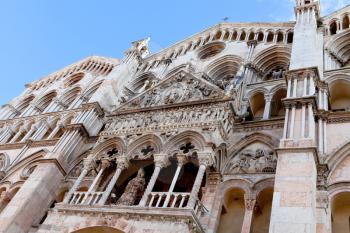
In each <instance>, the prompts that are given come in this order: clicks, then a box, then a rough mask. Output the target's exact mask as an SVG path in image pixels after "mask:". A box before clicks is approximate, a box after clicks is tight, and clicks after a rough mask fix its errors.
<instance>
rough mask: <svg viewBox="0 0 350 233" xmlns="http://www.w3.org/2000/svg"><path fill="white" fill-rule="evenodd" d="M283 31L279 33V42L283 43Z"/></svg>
mask: <svg viewBox="0 0 350 233" xmlns="http://www.w3.org/2000/svg"><path fill="white" fill-rule="evenodd" d="M283 37H284V36H283V33H282V32H278V34H277V43H282V42H283Z"/></svg>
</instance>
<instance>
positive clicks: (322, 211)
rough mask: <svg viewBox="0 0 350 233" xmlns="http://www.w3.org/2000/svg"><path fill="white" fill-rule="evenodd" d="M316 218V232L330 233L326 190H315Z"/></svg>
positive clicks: (329, 211) (329, 213) (329, 212)
mask: <svg viewBox="0 0 350 233" xmlns="http://www.w3.org/2000/svg"><path fill="white" fill-rule="evenodd" d="M316 219H317V224H316V230H317V231H316V232H317V233H331V228H332V226H331V225H332V220H331V210H330V207H329V198H328V193H327V191H322V190H320V191H317V199H316Z"/></svg>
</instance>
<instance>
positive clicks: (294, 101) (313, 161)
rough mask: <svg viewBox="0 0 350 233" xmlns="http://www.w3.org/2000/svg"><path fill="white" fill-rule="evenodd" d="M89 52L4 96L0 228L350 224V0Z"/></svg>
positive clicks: (175, 231)
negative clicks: (285, 18) (115, 54)
mask: <svg viewBox="0 0 350 233" xmlns="http://www.w3.org/2000/svg"><path fill="white" fill-rule="evenodd" d="M319 4H320V3H319V1H315V0H296V4H295V14H296V21H292V22H280V23H228V22H225V23H220V24H218V25H215V26H213V27H210V28H209V29H207V30H205V31H203V32H200V33H198V34H196V35H194V36H192V37H189V38H186V39H184V40H183V41H180V42H178V43H176V44H174V45H172V46H170V47H168V48H166V49H164V50H162V51H159V52H157V53H155V54H150V53H149V50H148V42H149V40H150V39H149V38H146V39H142V40H139V41H135V42H133V43H132V45H131V47H130V49H128V50H127V51H126V53H125V57H124V58H122V59H115V58H105V57H97V56H94V57H88V58H86V59H84V60H81V61H79V62H77V63H74V64H72V65H70V66H69V67H66V68H63V69H62V70H59V71H57V72H55V73H53V74H51V75H48V76H46V77H43V78H41V79H39V80H37V81H34V82H33V83H30V84H28V85H26V89H25V91H24V92H23V93H22V94H21V95H19V96H18V97H16V98H14V99H13V100H11V101H10V102H9V103H7V104H5V105H4V106H3V107H2V108H1V109H0V232H1V233H26V232H31V233H34V232H38V233H49V232H50V233H66V232H75V233H93V232H112V233H113V232H116V233H132V232H140V233H141V232H142V233H146V232H147V233H151V232H152V233H155V232H157V233H161V232H168V233H180V232H181V233H182V232H201V233H204V232H206V233H214V232H218V233H226V232H227V233H229V232H230V233H289V232H290V233H330V232H333V233H345V232H347V233H348V232H349V231H350V229H349V217H350V172H349V169H350V152H349V151H350V150H349V149H350V130H349V129H350V112H349V111H350V30H349V29H350V28H349V17H350V7H345V8H343V9H340V10H338V11H336V12H334V13H332V14H330V15H327V16H324V17H321V15H320V5H319Z"/></svg>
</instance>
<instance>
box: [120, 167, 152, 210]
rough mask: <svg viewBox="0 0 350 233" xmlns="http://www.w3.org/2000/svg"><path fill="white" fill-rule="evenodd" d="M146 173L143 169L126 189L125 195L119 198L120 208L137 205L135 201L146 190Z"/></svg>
mask: <svg viewBox="0 0 350 233" xmlns="http://www.w3.org/2000/svg"><path fill="white" fill-rule="evenodd" d="M145 184H146V180H145V172H144V170H143V169H142V168H141V169H140V170H139V171H138V173H137V176H136V177H135V178H134V179H132V180H130V181H129V183H128V185H127V186H126V188H125V191H124V193H123V195H122V196H121V197H120V198H119V200H118V201H117V203H116V205H118V206H132V205H134V204H135V201H136V199H137V197H138V196H139V195H141V194H142V192H143V191H144V189H145Z"/></svg>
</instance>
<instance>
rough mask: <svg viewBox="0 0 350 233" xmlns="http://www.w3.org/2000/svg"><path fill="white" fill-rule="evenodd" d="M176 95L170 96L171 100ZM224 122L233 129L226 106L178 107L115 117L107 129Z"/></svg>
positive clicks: (116, 130) (119, 129) (126, 129)
mask: <svg viewBox="0 0 350 233" xmlns="http://www.w3.org/2000/svg"><path fill="white" fill-rule="evenodd" d="M174 98H175V96H172V97H169V101H170V100H171V99H174ZM219 121H221V122H222V125H223V128H224V129H225V130H226V131H227V132H228V131H230V129H231V127H232V126H231V115H230V110H229V109H228V108H227V107H225V106H207V107H203V106H198V107H186V108H176V109H174V110H168V111H166V110H162V111H152V112H145V113H134V114H132V115H131V114H130V115H129V114H128V115H123V116H119V117H118V118H114V119H113V122H110V123H109V124H108V125H107V126H106V131H110V132H111V131H114V132H120V131H130V130H137V129H142V128H147V127H152V128H154V127H162V128H164V127H165V126H171V125H173V126H177V127H178V126H179V125H180V124H191V123H205V124H208V123H210V122H219Z"/></svg>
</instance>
